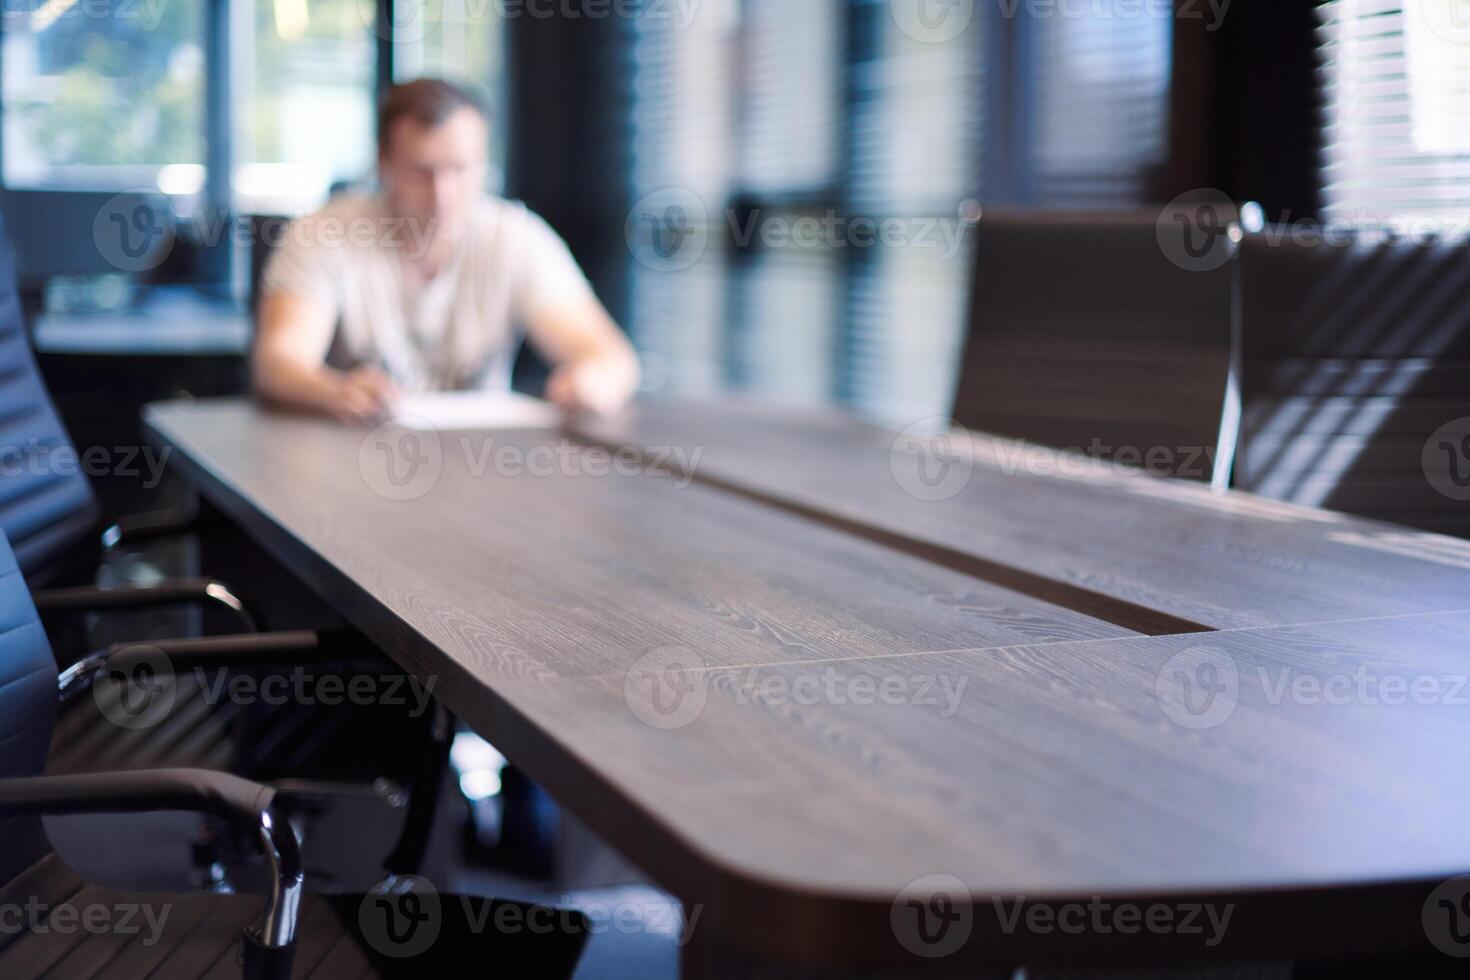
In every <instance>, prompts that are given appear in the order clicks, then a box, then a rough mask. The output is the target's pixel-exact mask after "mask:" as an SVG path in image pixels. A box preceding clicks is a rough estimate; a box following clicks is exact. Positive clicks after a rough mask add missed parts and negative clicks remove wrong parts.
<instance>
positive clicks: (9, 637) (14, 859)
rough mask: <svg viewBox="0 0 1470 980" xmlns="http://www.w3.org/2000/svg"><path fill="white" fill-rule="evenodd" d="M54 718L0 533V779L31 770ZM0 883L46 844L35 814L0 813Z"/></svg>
mask: <svg viewBox="0 0 1470 980" xmlns="http://www.w3.org/2000/svg"><path fill="white" fill-rule="evenodd" d="M55 720H56V661H55V659H53V657H52V655H51V646H50V644H49V643H47V641H46V633H45V632H44V631H43V630H42V629H41V622H40V620H39V619H38V618H37V616H36V607H35V606H34V605H32V604H31V594H30V591H29V589H28V588H27V587H26V583H25V577H24V576H23V575H22V574H21V570H20V566H19V565H18V563H17V562H16V559H15V554H14V552H12V551H11V549H10V544H9V542H8V541H6V539H5V535H4V534H3V533H0V779H4V778H8V777H14V776H36V775H39V774H40V773H41V771H42V770H43V769H44V768H45V765H46V752H47V749H48V748H49V746H50V744H51V730H52V727H53V725H54V724H55ZM0 842H3V844H0V884H3V883H5V882H7V881H10V880H12V879H13V878H14V877H15V876H16V874H18V873H19V872H20V871H22V870H24V869H25V868H28V867H30V866H31V865H32V864H33V863H35V861H36V860H37V859H38V858H39V857H40V856H41V855H42V854H43V853H44V852H45V851H46V850H47V849H48V847H49V845H48V844H47V843H46V837H45V834H44V831H43V830H42V828H41V822H40V820H39V819H38V818H35V817H13V818H6V817H4V816H0Z"/></svg>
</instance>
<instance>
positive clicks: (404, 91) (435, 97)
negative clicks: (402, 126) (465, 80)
mask: <svg viewBox="0 0 1470 980" xmlns="http://www.w3.org/2000/svg"><path fill="white" fill-rule="evenodd" d="M461 109H473V110H475V112H477V113H479V114H480V118H481V119H485V120H487V121H488V120H489V118H490V114H489V112H487V111H486V109H485V105H484V103H483V102H482V101H481V99H480V97H479V95H477V94H476V93H475V92H473V91H471V90H470V89H468V88H466V87H464V86H461V85H455V84H453V83H451V82H446V81H444V80H443V79H442V78H417V79H414V80H413V81H411V82H404V83H403V84H401V85H394V86H393V87H392V88H390V89H388V92H387V94H385V95H384V96H383V101H382V102H381V103H379V105H378V155H379V156H383V155H385V154H387V152H388V144H389V140H390V139H391V138H392V135H393V127H394V126H395V125H397V123H398V122H399V120H402V119H412V120H414V121H415V122H417V123H419V124H421V125H424V126H428V127H434V126H438V125H441V124H442V123H443V122H444V121H445V120H447V119H448V118H449V117H450V116H452V115H454V114H455V113H456V112H458V111H459V110H461Z"/></svg>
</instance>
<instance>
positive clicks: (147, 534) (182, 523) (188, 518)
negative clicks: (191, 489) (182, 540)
mask: <svg viewBox="0 0 1470 980" xmlns="http://www.w3.org/2000/svg"><path fill="white" fill-rule="evenodd" d="M198 527H199V519H198V517H197V516H196V515H195V514H193V513H192V512H190V511H187V510H153V511H147V512H145V513H141V514H127V515H125V516H123V517H119V518H118V519H117V523H116V524H113V525H112V526H111V527H109V528H108V529H107V530H105V531H103V532H102V550H103V551H113V550H115V549H117V548H122V547H126V546H127V545H132V544H142V543H143V542H145V541H155V540H157V539H158V538H167V537H172V536H174V535H177V534H187V533H189V532H191V531H194V530H197V529H198Z"/></svg>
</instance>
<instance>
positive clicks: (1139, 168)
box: [1022, 4, 1173, 207]
mask: <svg viewBox="0 0 1470 980" xmlns="http://www.w3.org/2000/svg"><path fill="white" fill-rule="evenodd" d="M1099 9H1103V10H1110V9H1111V8H1108V7H1103V8H1099ZM1123 9H1124V8H1122V7H1119V8H1118V9H1117V10H1116V11H1113V12H1111V13H1107V14H1106V15H1099V16H1093V17H1077V16H1046V17H1043V16H1039V15H1034V16H1032V18H1031V21H1030V23H1029V24H1028V25H1027V26H1028V27H1029V28H1030V30H1031V32H1032V36H1031V51H1032V58H1031V61H1030V65H1029V72H1028V75H1029V77H1030V78H1031V80H1032V93H1033V95H1032V98H1033V102H1032V104H1031V106H1030V109H1029V111H1028V112H1027V113H1026V114H1025V116H1026V118H1025V119H1024V120H1023V121H1022V125H1026V124H1028V123H1029V124H1030V125H1031V126H1032V127H1033V128H1032V131H1031V139H1030V142H1031V152H1030V154H1029V159H1028V160H1027V161H1026V166H1027V169H1028V172H1029V173H1028V175H1027V176H1026V177H1023V178H1022V179H1023V180H1029V181H1031V182H1032V184H1031V186H1030V187H1029V188H1028V191H1027V196H1028V197H1030V198H1031V199H1033V200H1036V201H1038V202H1042V203H1045V204H1047V205H1055V206H1067V207H1089V206H1104V207H1117V206H1129V205H1132V204H1137V203H1141V202H1144V201H1147V200H1149V198H1150V194H1151V191H1152V188H1153V185H1154V179H1155V177H1156V175H1157V168H1159V167H1160V166H1161V165H1163V164H1164V163H1165V162H1166V160H1167V158H1168V151H1169V126H1168V120H1169V91H1170V81H1171V77H1172V51H1173V45H1172V43H1171V32H1172V30H1173V20H1172V18H1171V17H1170V16H1169V14H1168V12H1167V11H1165V10H1161V8H1159V7H1158V6H1157V5H1153V4H1141V5H1139V7H1138V9H1137V10H1136V11H1134V12H1131V13H1129V14H1127V15H1125V14H1124V13H1123Z"/></svg>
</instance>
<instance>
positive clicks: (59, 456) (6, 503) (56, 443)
mask: <svg viewBox="0 0 1470 980" xmlns="http://www.w3.org/2000/svg"><path fill="white" fill-rule="evenodd" d="M4 241H5V233H4V225H3V224H0V530H3V531H4V532H5V534H6V535H7V536H8V537H9V539H10V542H11V547H13V548H14V550H15V554H16V558H17V559H18V560H19V562H20V567H21V568H22V569H23V570H24V571H25V573H26V575H27V576H30V577H31V578H32V582H33V583H34V582H36V581H39V580H40V579H41V578H42V577H43V573H44V570H45V569H47V568H48V567H51V566H53V565H54V564H55V563H56V562H57V561H58V560H59V559H60V558H62V557H63V556H64V555H65V554H66V553H67V552H68V551H70V550H71V549H72V548H73V547H75V546H76V545H77V544H78V543H79V541H80V540H81V539H82V538H83V537H84V536H85V535H86V534H87V533H89V532H90V531H91V530H92V529H93V528H94V527H95V525H96V523H97V519H98V509H97V499H96V496H95V495H94V494H93V491H92V485H91V482H90V480H89V479H88V477H87V474H86V472H85V469H84V466H83V463H84V461H83V460H81V459H79V458H78V456H77V454H76V450H75V448H74V447H73V446H72V443H71V438H70V436H68V435H67V432H66V429H65V428H64V427H63V426H62V424H61V419H60V418H59V417H58V416H57V414H56V407H55V406H54V405H53V404H52V403H51V397H50V395H48V394H47V392H46V386H45V383H44V382H43V381H42V380H41V373H40V371H39V370H38V369H37V367H36V360H35V357H34V356H32V353H31V345H30V340H29V338H28V337H27V334H26V328H25V323H24V319H23V317H22V316H21V309H20V299H19V297H18V296H17V294H16V288H15V270H14V266H13V264H12V261H11V257H10V253H9V250H8V249H7V248H5V247H4V245H3V243H4Z"/></svg>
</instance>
